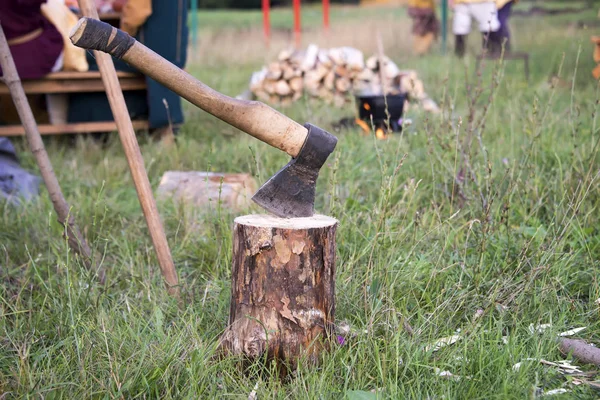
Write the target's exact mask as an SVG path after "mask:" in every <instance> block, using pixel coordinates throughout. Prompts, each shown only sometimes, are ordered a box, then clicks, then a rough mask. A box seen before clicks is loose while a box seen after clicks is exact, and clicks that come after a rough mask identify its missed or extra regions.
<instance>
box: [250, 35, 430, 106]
mask: <svg viewBox="0 0 600 400" xmlns="http://www.w3.org/2000/svg"><path fill="white" fill-rule="evenodd" d="M382 82H383V85H382ZM384 90H385V92H386V94H399V93H408V95H409V97H410V98H411V99H413V98H414V99H415V100H418V101H419V102H422V100H423V99H426V98H427V95H426V94H425V92H424V89H423V83H422V82H421V81H420V80H419V79H418V78H417V75H416V72H415V71H401V70H400V69H399V68H398V66H397V65H396V64H395V63H394V62H393V61H392V60H390V59H389V58H388V57H386V56H382V57H381V60H380V58H379V57H378V56H377V55H374V56H371V57H369V58H367V59H366V60H365V59H364V56H363V53H362V52H361V51H360V50H357V49H355V48H352V47H336V48H332V49H319V48H318V47H317V46H316V45H314V44H313V45H310V46H308V48H307V49H306V50H304V51H299V50H296V51H294V50H283V51H282V52H280V53H279V55H278V57H277V61H274V62H272V63H270V64H269V65H267V66H265V67H263V69H262V70H260V71H258V72H255V73H254V74H253V75H252V78H251V80H250V91H251V92H252V94H253V95H254V96H256V98H258V99H259V100H261V101H265V102H268V103H271V104H278V105H282V106H287V105H290V104H291V103H292V102H294V101H296V100H298V99H300V98H301V97H302V95H303V94H305V93H306V94H308V95H309V96H311V97H316V98H320V99H322V100H324V101H325V102H327V103H328V104H334V105H336V106H338V107H341V106H343V105H344V104H346V103H347V102H349V101H351V96H352V95H355V94H363V95H378V94H382V93H383V91H384ZM433 104H435V103H433ZM436 107H437V106H436ZM429 108H431V107H429Z"/></svg>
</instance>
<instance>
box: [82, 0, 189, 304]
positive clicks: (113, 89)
mask: <svg viewBox="0 0 600 400" xmlns="http://www.w3.org/2000/svg"><path fill="white" fill-rule="evenodd" d="M78 3H79V8H80V9H81V11H82V13H83V15H84V16H86V17H88V18H94V19H98V12H97V10H96V6H95V4H94V1H93V0H78ZM94 57H95V58H96V62H97V63H98V68H99V69H100V74H101V75H102V82H104V87H105V88H106V94H107V96H108V102H109V104H110V108H111V110H112V113H113V116H114V119H115V122H116V124H117V129H118V131H119V137H120V139H121V144H122V145H123V149H124V151H125V156H126V157H127V162H128V164H129V169H130V171H131V176H132V178H133V184H134V185H135V189H136V191H137V194H138V198H139V201H140V205H141V206H142V211H143V212H144V217H145V218H146V223H147V224H148V229H149V230H150V237H151V238H152V243H153V244H154V249H155V251H156V255H157V258H158V263H159V265H160V270H161V273H162V275H163V278H164V280H165V284H166V286H167V290H168V292H169V293H170V294H173V295H178V293H179V287H178V285H179V279H178V277H177V272H176V271H175V265H174V264H173V259H172V257H171V250H170V249H169V243H168V242H167V237H166V235H165V232H164V228H163V225H162V222H161V220H160V216H159V214H158V209H157V207H156V201H155V200H154V197H153V194H152V188H151V187H150V181H149V180H148V175H147V174H146V169H145V167H144V159H143V158H142V153H141V151H140V148H139V145H138V142H137V139H136V137H135V131H134V130H133V125H132V123H131V118H130V117H129V112H128V111H127V105H126V104H125V98H124V97H123V92H122V91H121V86H120V84H119V79H118V78H117V72H116V70H115V66H114V64H113V61H112V59H111V57H110V55H108V54H106V53H103V52H100V51H94Z"/></svg>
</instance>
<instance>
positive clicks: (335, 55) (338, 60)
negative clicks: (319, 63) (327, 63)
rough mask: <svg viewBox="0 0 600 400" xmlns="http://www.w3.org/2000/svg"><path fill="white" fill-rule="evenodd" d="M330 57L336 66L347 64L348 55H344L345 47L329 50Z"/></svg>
mask: <svg viewBox="0 0 600 400" xmlns="http://www.w3.org/2000/svg"><path fill="white" fill-rule="evenodd" d="M328 55H329V58H330V59H331V61H333V63H334V64H335V65H345V64H346V54H345V53H344V48H343V47H335V48H333V49H329V53H328Z"/></svg>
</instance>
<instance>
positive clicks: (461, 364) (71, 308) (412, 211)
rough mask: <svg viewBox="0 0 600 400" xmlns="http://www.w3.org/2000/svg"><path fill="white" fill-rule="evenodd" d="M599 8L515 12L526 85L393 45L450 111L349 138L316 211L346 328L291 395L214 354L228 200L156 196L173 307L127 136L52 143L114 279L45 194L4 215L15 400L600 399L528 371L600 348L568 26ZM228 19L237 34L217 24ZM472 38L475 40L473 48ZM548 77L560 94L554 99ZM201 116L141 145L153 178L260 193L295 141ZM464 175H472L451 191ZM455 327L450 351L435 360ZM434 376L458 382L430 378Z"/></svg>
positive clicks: (301, 373) (326, 119)
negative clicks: (242, 182)
mask: <svg viewBox="0 0 600 400" xmlns="http://www.w3.org/2000/svg"><path fill="white" fill-rule="evenodd" d="M334 11H335V10H334ZM278 12H281V13H283V12H284V11H283V10H281V11H278ZM340 12H345V11H340ZM373 12H374V11H373ZM348 13H354V14H355V15H357V14H359V13H360V11H357V10H351V11H348ZM374 13H375V12H374ZM398 13H403V11H398ZM255 14H256V13H255ZM210 15H211V16H216V15H219V17H218V18H219V19H220V21H221V22H219V23H218V24H217V23H216V22H214V21H213V22H211V23H215V27H216V26H222V28H221V29H231V30H233V29H236V28H235V26H236V24H237V22H240V21H246V22H244V23H247V24H249V25H248V26H252V25H253V24H254V25H256V24H258V26H255V28H256V29H260V18H258V17H257V16H256V15H253V16H252V17H251V18H250V17H248V15H252V14H251V13H248V14H246V13H241V12H239V13H238V12H236V13H225V12H215V13H213V14H210ZM374 15H380V14H374ZM594 17H595V12H594V10H590V11H589V12H588V13H581V14H575V15H571V16H570V17H569V18H566V17H564V16H557V17H543V18H541V17H535V18H532V19H527V20H525V19H521V18H516V19H515V20H514V21H513V26H515V38H516V43H515V44H516V47H517V48H518V49H519V50H526V51H529V52H530V54H531V62H532V76H531V79H530V81H529V83H527V82H525V81H524V79H523V74H522V69H521V68H522V67H521V65H519V64H518V63H515V62H508V63H507V64H506V65H504V66H502V67H498V66H495V64H493V63H488V64H487V65H486V67H485V70H484V72H483V73H482V74H481V78H478V76H477V74H476V73H475V71H474V70H473V68H474V60H473V58H472V57H469V58H468V59H467V60H466V62H465V63H462V62H459V61H457V60H455V59H453V58H452V57H451V56H448V57H444V56H441V55H439V54H436V55H431V56H429V57H426V58H423V59H416V58H413V57H412V56H410V54H408V53H406V52H403V51H398V52H396V53H390V52H388V54H389V55H390V56H391V57H392V58H394V59H395V60H397V61H399V62H400V64H401V68H415V69H417V70H418V71H419V73H420V76H422V77H423V79H424V82H425V88H426V90H427V91H428V92H429V93H430V95H431V96H432V97H433V98H435V99H437V100H438V101H439V102H440V104H442V106H443V108H444V113H443V115H441V116H431V115H427V114H423V113H421V112H420V111H418V110H417V109H415V108H413V109H411V110H409V112H408V114H407V117H410V118H412V119H413V125H412V126H410V127H408V128H407V129H406V131H405V132H404V133H403V134H402V135H395V136H394V137H393V138H392V139H391V140H388V141H376V140H374V139H373V138H372V137H364V136H362V135H360V133H359V132H358V130H345V131H342V132H338V133H337V135H338V137H339V145H338V148H337V149H336V152H335V153H334V155H333V156H332V158H331V159H330V161H329V162H328V163H327V165H326V166H325V167H324V168H323V170H322V172H321V175H320V177H319V181H318V198H317V204H316V208H317V210H318V212H320V213H324V214H327V215H331V216H333V217H336V218H338V219H339V221H340V225H339V229H338V243H337V245H338V251H337V271H336V296H337V297H336V301H337V304H336V321H337V322H340V323H341V322H342V321H343V322H346V323H348V324H349V325H350V327H351V328H352V332H353V334H352V335H351V336H350V337H348V338H347V342H346V344H345V345H344V346H337V347H336V348H335V349H333V351H332V352H331V353H330V354H328V355H327V356H326V357H325V359H324V361H323V363H322V365H321V366H320V367H319V368H311V367H308V366H300V368H299V370H298V372H297V376H296V377H295V378H294V379H293V381H292V382H291V383H287V384H284V383H280V382H279V381H278V380H277V379H275V378H274V377H273V376H272V374H271V372H270V368H269V366H262V365H260V363H256V364H255V365H254V366H253V369H254V371H255V372H262V373H261V374H250V375H245V374H244V373H242V372H241V371H240V370H239V368H238V366H237V364H236V362H235V360H231V359H225V360H221V361H217V360H213V359H212V355H213V354H214V351H215V347H216V344H217V340H218V337H219V335H220V333H221V332H222V331H223V330H224V328H225V327H226V323H227V319H228V307H229V294H230V293H229V289H230V269H231V266H230V262H231V252H232V248H231V226H232V221H233V218H234V217H235V216H236V215H238V213H235V212H232V211H230V210H227V209H225V208H223V207H220V206H219V205H218V204H213V205H211V206H210V210H208V211H207V212H206V213H201V214H199V215H196V216H193V213H192V211H191V210H189V209H182V208H177V207H174V206H172V205H170V204H160V212H161V215H162V217H163V219H164V224H165V229H166V232H167V237H168V240H169V243H170V245H171V250H172V253H173V258H174V260H175V263H176V266H177V269H178V273H179V276H180V280H181V283H182V299H183V301H182V304H177V302H176V301H175V300H174V299H172V298H170V297H169V296H168V295H167V294H166V292H165V290H164V288H163V285H162V282H161V277H160V273H159V269H158V265H157V262H156V258H155V255H154V252H153V249H152V246H151V242H150V239H149V236H148V231H147V227H146V225H145V222H144V218H143V215H142V213H141V210H140V207H139V203H138V200H137V197H136V192H135V190H134V187H133V184H132V180H131V177H130V174H129V171H128V167H127V163H126V160H125V158H124V155H123V151H122V150H121V146H120V143H119V142H118V139H117V138H116V136H115V137H114V138H113V140H112V141H110V142H109V143H108V144H107V145H106V146H104V147H102V146H100V145H99V144H97V143H95V142H94V141H93V140H92V139H90V138H80V139H79V140H77V141H76V142H75V143H74V144H73V143H71V144H70V143H69V142H68V141H67V140H60V139H48V140H47V145H48V152H49V154H50V155H51V158H52V162H53V165H54V169H55V171H56V172H57V174H58V178H59V181H60V182H61V185H62V188H63V191H64V193H65V195H66V197H67V199H68V201H69V202H70V203H71V204H72V206H73V212H74V214H75V217H76V220H77V222H78V223H79V224H80V226H81V227H82V230H83V231H84V232H85V233H86V235H87V237H88V239H89V240H90V242H91V244H92V246H93V248H94V251H95V252H96V253H97V254H99V255H100V256H101V260H102V262H101V263H100V264H99V265H98V267H101V268H102V269H104V270H105V271H106V283H105V284H104V285H101V284H99V283H98V282H97V281H96V280H95V279H94V278H93V276H92V275H91V274H90V273H87V272H86V271H85V270H84V269H83V268H82V266H81V265H80V264H79V262H78V261H77V260H75V259H74V258H73V257H72V256H71V255H69V254H68V252H67V251H66V246H65V241H64V240H63V239H61V227H60V226H59V224H58V223H57V222H56V217H55V214H54V212H53V209H52V206H51V203H50V201H49V199H48V196H47V194H46V193H44V192H43V194H42V196H41V197H40V199H39V200H37V201H35V202H33V203H31V204H28V205H26V206H25V207H23V208H14V207H11V206H8V205H2V206H1V208H0V210H1V215H0V282H1V283H0V315H1V317H0V392H3V393H4V395H3V398H36V399H37V398H45V399H50V398H90V397H92V398H240V399H241V398H248V394H249V393H250V392H251V391H252V389H253V388H254V386H255V384H256V383H257V382H258V383H259V385H258V390H257V392H258V396H259V398H273V399H284V398H285V399H287V398H293V399H296V398H311V399H312V398H322V399H344V398H354V399H356V398H371V397H359V396H360V395H361V392H356V391H363V392H370V391H371V390H379V391H378V393H379V397H380V398H390V399H397V398H415V399H422V398H432V399H433V398H435V399H440V398H447V399H450V398H451V399H467V398H468V399H496V398H498V399H507V398H508V399H512V398H514V399H523V398H534V397H536V396H538V395H539V393H541V392H542V391H546V390H550V389H555V388H559V387H564V388H567V389H569V390H571V392H569V393H567V394H565V395H562V396H555V397H556V398H561V397H562V398H595V397H597V393H596V392H594V391H593V389H591V388H590V387H589V386H588V385H585V384H583V385H578V386H576V385H572V384H571V382H572V378H567V377H564V376H562V375H560V374H559V373H558V372H557V371H556V370H555V369H553V368H552V367H548V366H545V365H543V364H540V363H538V362H534V361H524V360H525V359H526V358H536V359H540V358H543V359H545V360H549V361H558V360H562V359H563V358H564V357H563V356H562V355H561V354H560V353H559V351H558V349H557V345H556V342H555V337H556V334H557V333H558V332H561V331H565V330H567V329H571V328H574V327H580V326H585V327H587V328H586V330H584V331H583V332H581V333H579V334H578V336H579V337H581V338H584V339H586V340H589V341H592V342H596V343H598V341H599V340H600V336H599V335H598V332H599V329H600V322H599V318H598V317H599V312H600V310H599V306H598V304H597V303H596V299H598V298H600V288H599V287H598V278H599V276H598V271H599V267H600V265H599V264H600V263H599V261H598V260H599V259H600V230H599V228H598V227H599V226H600V209H599V206H600V204H599V201H600V198H599V193H600V192H599V189H600V187H599V185H598V172H599V171H598V166H599V165H600V163H599V160H598V147H597V146H598V142H599V136H598V123H597V118H598V98H599V94H600V92H599V90H598V86H597V84H596V83H595V82H594V81H593V80H592V78H591V74H590V71H591V69H592V68H593V61H592V60H591V50H592V48H591V44H590V43H589V36H590V35H591V34H592V32H591V31H588V30H582V29H579V28H577V27H572V26H571V22H572V21H575V20H577V19H581V18H588V19H590V20H591V19H593V18H594ZM333 18H334V20H335V21H337V22H336V23H337V24H343V23H348V24H354V23H355V22H354V21H352V20H344V19H343V18H341V17H340V16H339V15H335V14H334V16H333ZM365 18H367V17H365ZM368 18H375V17H374V16H368ZM228 20H231V21H235V24H234V23H232V24H231V26H230V27H225V26H223V24H224V23H225V22H226V21H228ZM344 21H346V22H344ZM240 23H241V22H240ZM398 23H399V24H400V23H402V24H406V23H408V22H407V20H405V19H399V20H398ZM205 26H206V24H205ZM215 29H217V28H215ZM398 40H399V41H406V40H407V39H406V38H398ZM478 41H479V38H477V37H476V36H475V35H474V36H473V38H472V47H473V48H475V47H476V44H477V43H478ZM215 46H218V42H216V43H215ZM260 65H261V62H260V60H256V59H251V60H249V61H248V62H242V63H238V64H230V63H228V64H222V65H210V66H208V67H205V66H204V63H203V62H202V60H194V61H193V62H192V63H191V65H190V66H189V69H190V71H192V72H193V73H194V74H195V75H196V76H198V77H199V78H201V79H202V80H203V81H205V82H206V83H207V84H209V85H211V86H213V87H214V88H216V89H218V90H222V91H223V92H225V93H228V94H230V95H234V94H237V93H239V92H241V91H242V90H244V89H245V85H246V84H247V80H248V79H249V74H250V73H251V72H252V71H253V70H256V69H257V68H259V67H260ZM495 68H499V69H498V70H497V72H494V69H495ZM552 75H559V76H560V77H561V79H562V81H561V82H562V83H560V84H558V85H556V86H555V87H552V86H551V85H550V84H549V80H550V77H551V76H552ZM479 80H480V82H479V83H478V81H479ZM478 88H479V89H480V91H481V93H480V95H479V96H478V97H476V98H473V96H475V94H474V93H476V92H477V90H478ZM468 89H469V90H468ZM469 104H472V105H471V106H469ZM186 111H187V116H188V119H187V122H186V124H185V126H184V127H183V130H182V132H181V136H180V138H179V145H178V147H177V148H176V149H171V150H168V151H167V150H165V148H163V147H161V146H160V145H158V144H155V143H153V142H151V141H149V140H147V139H146V138H145V137H140V143H141V147H142V152H143V154H144V158H145V162H146V168H147V171H148V174H149V177H150V181H151V183H152V185H153V187H156V186H157V185H158V182H159V179H160V177H161V175H162V174H163V172H165V171H167V170H204V171H222V172H250V173H251V174H252V175H253V176H255V177H256V179H257V181H258V182H261V183H262V182H264V181H265V180H266V179H267V178H268V177H269V176H271V175H272V174H274V173H275V172H276V171H277V170H278V168H280V167H281V165H283V164H284V163H285V162H287V157H286V156H285V155H284V154H282V153H281V152H280V151H278V150H276V149H273V148H271V147H269V146H267V145H265V144H263V143H261V142H258V141H257V140H254V139H252V138H250V137H248V136H247V135H244V134H241V133H238V132H236V131H235V130H234V129H233V128H230V127H229V126H227V125H226V124H224V123H221V122H219V121H216V120H215V119H214V118H212V117H210V116H208V115H207V114H206V113H204V112H201V111H199V110H197V109H194V108H192V107H191V106H189V105H188V106H186ZM283 111H284V112H285V113H286V114H288V115H289V116H290V117H292V118H294V119H295V120H297V121H300V122H305V121H310V122H312V123H314V124H317V125H320V126H323V127H324V128H328V129H331V124H332V123H333V122H334V121H336V120H337V119H339V118H341V117H343V116H349V115H352V110H351V108H350V107H348V108H346V109H343V110H340V109H335V108H331V107H326V106H324V105H323V104H321V103H318V102H312V101H306V100H303V101H301V102H299V103H298V104H296V105H294V106H293V107H291V108H288V109H285V110H283ZM469 116H471V117H472V118H470V117H469ZM469 141H470V142H471V143H470V144H469V143H468V142H469ZM17 145H19V147H20V149H22V150H23V151H22V152H21V156H22V161H23V164H24V165H25V166H26V167H28V168H31V169H32V170H35V169H36V168H35V163H34V159H33V157H32V156H31V154H29V153H28V152H26V151H24V149H25V148H26V147H25V146H24V143H22V142H17ZM405 155H406V156H405ZM403 157H405V158H404V161H403V162H402V163H401V160H402V159H403ZM460 171H462V172H460ZM459 172H460V175H462V176H464V181H463V182H460V183H457V181H456V179H455V178H456V176H457V175H459ZM247 212H260V210H259V209H257V208H254V209H252V210H249V211H247ZM193 218H198V219H200V222H201V227H200V228H199V229H196V230H194V229H193V225H194V223H193V222H194V221H193ZM478 310H481V311H479V312H478ZM480 314H481V315H480ZM476 315H480V316H479V317H478V318H476V317H475V316H476ZM541 323H551V324H552V327H551V328H549V330H546V331H545V332H544V333H541V334H531V333H530V332H529V329H528V328H529V326H530V324H533V325H537V324H541ZM405 324H409V325H410V326H411V327H412V329H413V330H414V334H413V335H412V336H411V335H409V334H408V333H407V330H406V329H405V328H404V326H405ZM457 332H460V333H458V334H460V335H461V336H462V340H459V341H458V342H457V343H455V344H453V345H450V346H447V347H445V348H443V349H440V350H439V351H437V352H431V351H427V350H426V346H427V345H429V344H431V343H433V342H435V341H436V340H437V339H440V338H443V337H447V336H451V335H454V334H457ZM503 337H505V339H506V340H507V343H506V344H505V343H504V341H503ZM521 361H523V364H522V366H521V368H520V369H519V370H518V371H515V370H513V368H512V366H513V365H514V364H516V363H517V362H521ZM574 363H575V364H577V362H574ZM580 366H581V368H582V369H584V370H586V371H590V370H593V368H591V367H589V366H584V365H580ZM436 368H437V369H439V370H441V371H444V370H448V371H450V372H452V373H453V374H455V375H459V376H462V377H463V378H462V379H461V380H452V379H447V378H444V377H440V376H437V375H436V373H435V371H436ZM586 379H589V380H594V379H595V378H594V377H593V376H592V377H589V378H586ZM362 394H363V395H364V396H367V394H364V393H362ZM373 396H374V395H373Z"/></svg>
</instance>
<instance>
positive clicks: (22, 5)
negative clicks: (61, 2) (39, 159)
mask: <svg viewBox="0 0 600 400" xmlns="http://www.w3.org/2000/svg"><path fill="white" fill-rule="evenodd" d="M45 2H46V1H45V0H2V1H0V21H1V24H2V30H3V31H4V35H5V36H6V39H7V41H8V45H9V48H10V52H11V55H12V57H13V59H14V62H15V65H16V67H17V72H18V74H19V77H20V78H21V79H38V78H41V77H43V76H44V75H47V74H49V73H50V72H55V71H59V70H60V69H61V68H62V65H63V50H64V42H63V37H62V35H61V34H60V32H59V31H58V30H57V28H56V27H55V26H54V25H53V24H52V23H51V22H50V21H49V20H48V19H47V18H45V17H44V15H43V14H42V11H41V6H42V4H44V3H45ZM0 74H2V75H3V72H2V69H1V67H0ZM1 103H2V104H1V106H0V107H1V108H2V111H6V112H3V114H2V121H1V122H2V123H7V122H9V120H10V119H12V118H16V120H17V121H18V116H16V115H15V113H14V111H13V104H12V99H11V98H10V96H5V97H3V98H2V100H1ZM32 103H34V104H32V108H33V109H36V108H37V107H36V104H35V102H32ZM9 114H12V115H9ZM40 181H41V179H40V178H39V177H36V176H35V175H32V174H30V173H28V172H27V171H25V170H24V169H22V168H21V166H20V163H19V159H18V158H17V153H16V151H15V148H14V146H13V145H12V143H11V142H10V140H9V139H8V138H4V137H0V198H8V199H9V200H14V201H18V199H19V198H25V199H29V198H31V197H33V196H36V195H37V194H38V186H39V183H40Z"/></svg>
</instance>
